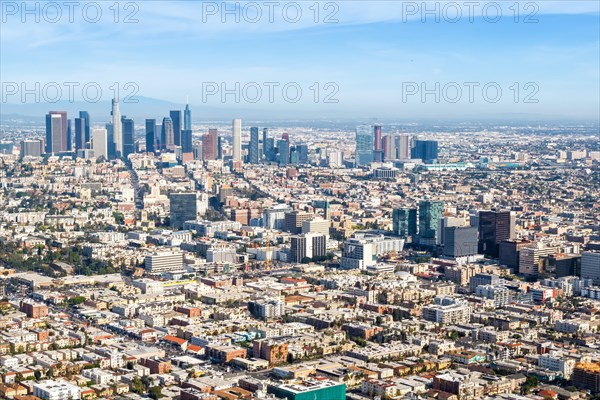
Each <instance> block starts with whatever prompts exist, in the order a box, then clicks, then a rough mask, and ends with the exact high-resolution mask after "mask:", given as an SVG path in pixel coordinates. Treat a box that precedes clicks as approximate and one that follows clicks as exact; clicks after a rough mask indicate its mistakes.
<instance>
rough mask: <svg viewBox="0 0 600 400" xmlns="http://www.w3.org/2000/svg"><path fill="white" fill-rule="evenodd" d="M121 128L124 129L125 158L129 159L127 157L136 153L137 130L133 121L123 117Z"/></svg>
mask: <svg viewBox="0 0 600 400" xmlns="http://www.w3.org/2000/svg"><path fill="white" fill-rule="evenodd" d="M121 126H122V128H123V158H124V159H127V156H129V155H130V154H132V153H134V152H135V150H134V142H133V138H134V134H135V128H134V124H133V119H131V118H126V117H125V116H122V117H121Z"/></svg>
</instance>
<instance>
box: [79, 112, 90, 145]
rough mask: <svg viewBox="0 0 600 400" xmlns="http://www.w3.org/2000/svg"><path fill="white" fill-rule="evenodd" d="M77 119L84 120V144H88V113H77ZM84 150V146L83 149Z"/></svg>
mask: <svg viewBox="0 0 600 400" xmlns="http://www.w3.org/2000/svg"><path fill="white" fill-rule="evenodd" d="M79 118H81V119H85V137H84V139H85V143H89V142H90V113H88V112H87V111H79ZM83 148H84V149H85V146H84V147H83Z"/></svg>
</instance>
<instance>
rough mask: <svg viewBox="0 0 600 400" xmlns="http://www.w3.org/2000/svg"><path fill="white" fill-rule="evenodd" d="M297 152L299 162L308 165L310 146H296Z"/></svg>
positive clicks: (302, 144)
mask: <svg viewBox="0 0 600 400" xmlns="http://www.w3.org/2000/svg"><path fill="white" fill-rule="evenodd" d="M296 152H297V153H298V162H299V163H300V164H308V145H306V144H304V143H301V144H298V145H296Z"/></svg>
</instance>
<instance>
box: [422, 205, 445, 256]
mask: <svg viewBox="0 0 600 400" xmlns="http://www.w3.org/2000/svg"><path fill="white" fill-rule="evenodd" d="M443 216H444V202H443V201H433V200H423V201H421V202H419V239H425V242H426V243H424V244H431V245H435V240H436V238H437V235H438V227H439V224H438V222H439V219H440V218H442V217H443ZM431 240H433V243H430V241H431Z"/></svg>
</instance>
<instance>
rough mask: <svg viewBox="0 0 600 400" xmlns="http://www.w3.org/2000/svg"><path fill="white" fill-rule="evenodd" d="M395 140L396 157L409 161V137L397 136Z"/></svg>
mask: <svg viewBox="0 0 600 400" xmlns="http://www.w3.org/2000/svg"><path fill="white" fill-rule="evenodd" d="M396 140H397V145H396V149H397V151H398V153H397V154H396V157H397V158H398V159H399V160H409V159H410V150H411V137H410V136H408V135H397V136H396ZM436 147H437V146H436ZM436 158H437V153H436Z"/></svg>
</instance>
